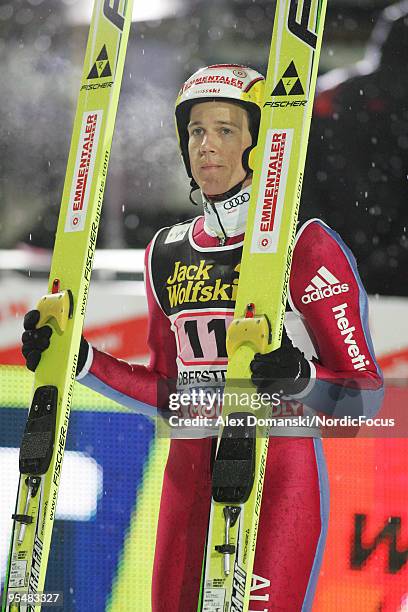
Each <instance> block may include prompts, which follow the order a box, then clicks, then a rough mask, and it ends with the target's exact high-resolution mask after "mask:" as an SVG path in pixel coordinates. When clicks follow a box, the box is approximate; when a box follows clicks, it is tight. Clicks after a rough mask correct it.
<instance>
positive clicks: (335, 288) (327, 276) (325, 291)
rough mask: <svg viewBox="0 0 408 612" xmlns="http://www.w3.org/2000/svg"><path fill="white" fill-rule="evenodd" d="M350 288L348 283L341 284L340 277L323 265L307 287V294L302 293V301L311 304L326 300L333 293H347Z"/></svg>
mask: <svg viewBox="0 0 408 612" xmlns="http://www.w3.org/2000/svg"><path fill="white" fill-rule="evenodd" d="M348 290H349V286H348V284H347V283H343V284H340V281H339V279H338V278H336V277H335V276H334V274H332V273H331V272H330V271H329V270H328V269H327V268H325V267H324V266H322V267H321V268H319V269H318V271H317V274H316V275H315V276H314V277H313V278H312V280H311V281H310V284H309V285H308V286H307V287H306V289H305V294H304V295H302V302H303V304H310V302H317V301H318V300H324V299H325V298H329V297H332V296H333V295H338V294H339V293H345V292H346V291H348Z"/></svg>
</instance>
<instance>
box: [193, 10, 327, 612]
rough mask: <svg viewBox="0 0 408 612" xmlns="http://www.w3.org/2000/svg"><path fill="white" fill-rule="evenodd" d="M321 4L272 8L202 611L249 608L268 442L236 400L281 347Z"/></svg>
mask: <svg viewBox="0 0 408 612" xmlns="http://www.w3.org/2000/svg"><path fill="white" fill-rule="evenodd" d="M326 4H327V0H277V4H276V12H275V20H274V26H273V34H272V43H271V49H270V56H269V64H268V72H267V77H266V88H265V89H266V94H265V101H264V106H263V109H262V117H261V125H260V131H259V137H258V145H257V147H256V150H255V151H254V152H253V156H252V160H251V162H252V161H253V164H252V163H251V165H252V167H253V169H254V176H253V182H252V193H251V201H250V210H249V215H248V222H247V229H246V233H245V241H244V248H243V254H242V260H241V268H240V277H239V283H238V293H237V300H236V304H235V312H234V320H233V321H232V323H231V325H230V326H229V328H228V332H227V352H228V369H227V377H226V386H225V389H224V403H223V409H222V417H223V427H222V430H221V432H220V434H219V437H218V444H217V454H216V458H215V461H214V468H213V482H212V502H211V511H210V519H209V527H208V534H207V543H206V551H205V556H204V561H203V571H202V580H201V589H200V598H199V604H198V610H199V611H201V612H247V611H248V609H249V605H250V604H249V602H250V591H251V583H252V570H253V564H254V557H255V548H256V538H257V529H258V521H259V516H260V508H261V499H262V488H263V479H264V472H265V465H266V457H267V451H268V442H269V437H268V427H267V424H265V425H263V423H262V419H263V418H264V417H265V418H267V416H268V409H266V408H265V411H264V412H262V413H261V412H260V411H257V412H256V414H255V412H254V411H253V410H250V409H248V408H247V407H246V408H245V411H243V409H242V407H241V406H242V405H245V402H239V401H238V402H237V401H236V398H237V397H238V398H239V397H242V394H245V395H246V396H247V397H248V396H251V395H253V394H254V392H255V389H254V387H253V386H252V384H251V382H250V370H249V364H250V361H251V360H252V358H253V355H254V353H255V352H260V353H266V352H269V351H271V350H274V349H276V348H278V347H279V346H280V342H281V337H282V328H283V321H284V316H285V309H286V298H287V290H288V281H289V275H290V266H291V259H292V252H293V247H294V241H295V235H296V223H297V215H298V209H299V204H300V195H301V188H302V179H303V172H304V164H305V159H306V150H307V144H308V137H309V129H310V121H311V114H312V107H313V98H314V93H315V87H316V78H317V69H318V61H319V55H320V48H321V42H322V35H323V26H324V18H325V12H326ZM240 394H241V395H240ZM254 417H255V418H254ZM270 443H271V444H273V440H272V441H271V442H270ZM258 588H259V586H258ZM258 599H259V598H258ZM271 603H272V602H271ZM266 606H267V604H266V603H265V612H266V609H269V607H266Z"/></svg>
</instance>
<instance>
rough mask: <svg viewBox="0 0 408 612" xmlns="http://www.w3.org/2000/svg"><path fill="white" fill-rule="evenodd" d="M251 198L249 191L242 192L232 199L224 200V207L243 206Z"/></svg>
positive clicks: (229, 208)
mask: <svg viewBox="0 0 408 612" xmlns="http://www.w3.org/2000/svg"><path fill="white" fill-rule="evenodd" d="M249 199H250V195H249V193H241V195H239V196H237V197H235V198H231V200H227V201H226V202H224V209H225V210H231V208H236V207H237V206H241V204H244V203H245V202H248V201H249Z"/></svg>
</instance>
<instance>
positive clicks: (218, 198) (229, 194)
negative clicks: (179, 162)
mask: <svg viewBox="0 0 408 612" xmlns="http://www.w3.org/2000/svg"><path fill="white" fill-rule="evenodd" d="M254 146H255V145H253V144H252V145H250V146H249V147H247V148H246V149H245V151H244V152H243V153H242V167H243V169H244V170H245V176H244V178H243V179H242V181H240V182H239V183H237V184H236V185H235V186H234V187H231V189H229V190H228V191H225V193H217V194H216V195H211V196H209V195H207V194H204V196H205V198H206V200H207V201H208V202H209V204H211V207H212V208H213V210H214V212H215V213H216V215H217V217H218V213H217V211H216V210H215V208H214V202H222V201H224V200H228V199H229V198H233V197H234V196H235V195H236V194H237V193H239V192H240V191H241V189H242V186H243V184H244V183H245V181H246V180H247V178H249V177H250V176H252V169H251V168H250V166H249V154H250V153H251V151H252V149H253V148H254ZM190 187H191V189H190V194H189V200H190V202H191V203H192V204H194V206H198V205H199V203H198V202H196V201H195V200H194V199H193V192H194V191H197V190H198V189H200V187H199V185H198V184H197V183H196V181H195V179H194V178H192V179H191V180H190ZM220 226H221V227H222V224H221V221H220ZM222 231H223V232H224V228H223V227H222ZM224 235H225V237H227V235H226V234H225V232H224Z"/></svg>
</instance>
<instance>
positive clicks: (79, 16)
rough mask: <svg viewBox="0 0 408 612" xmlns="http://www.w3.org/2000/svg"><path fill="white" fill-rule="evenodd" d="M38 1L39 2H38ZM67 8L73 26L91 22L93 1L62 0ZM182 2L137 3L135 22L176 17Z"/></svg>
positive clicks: (134, 11)
mask: <svg viewBox="0 0 408 612" xmlns="http://www.w3.org/2000/svg"><path fill="white" fill-rule="evenodd" d="M37 1H38V0H37ZM62 1H63V3H64V4H65V5H66V6H67V17H68V19H69V21H70V23H71V24H72V25H83V24H87V23H89V22H90V20H91V13H92V8H93V4H94V3H93V0H62ZM182 5H183V2H182V1H181V0H149V2H135V4H134V7H133V21H156V20H159V19H166V18H168V17H175V16H176V14H177V13H178V12H179V11H180V9H181V8H182Z"/></svg>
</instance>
